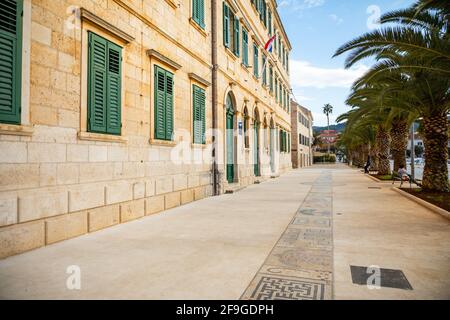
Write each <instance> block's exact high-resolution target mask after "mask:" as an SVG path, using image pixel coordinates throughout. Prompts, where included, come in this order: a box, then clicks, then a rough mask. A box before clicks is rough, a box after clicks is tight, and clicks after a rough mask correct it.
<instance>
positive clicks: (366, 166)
mask: <svg viewBox="0 0 450 320" xmlns="http://www.w3.org/2000/svg"><path fill="white" fill-rule="evenodd" d="M371 164H372V163H371V161H370V156H368V157H367V162H366V165H365V166H364V173H366V174H368V173H369V168H370V165H371Z"/></svg>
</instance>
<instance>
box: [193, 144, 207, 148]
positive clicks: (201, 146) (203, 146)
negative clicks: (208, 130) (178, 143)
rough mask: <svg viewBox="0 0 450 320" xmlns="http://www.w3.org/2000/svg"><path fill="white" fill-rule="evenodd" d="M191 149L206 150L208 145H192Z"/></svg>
mask: <svg viewBox="0 0 450 320" xmlns="http://www.w3.org/2000/svg"><path fill="white" fill-rule="evenodd" d="M191 147H192V148H194V149H206V148H207V147H208V145H207V144H206V143H191Z"/></svg>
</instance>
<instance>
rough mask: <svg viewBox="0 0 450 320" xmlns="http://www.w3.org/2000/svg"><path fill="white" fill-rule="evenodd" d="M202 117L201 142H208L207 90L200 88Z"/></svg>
mask: <svg viewBox="0 0 450 320" xmlns="http://www.w3.org/2000/svg"><path fill="white" fill-rule="evenodd" d="M200 90H201V91H200V118H201V123H202V132H201V135H202V136H201V142H202V144H206V92H205V90H203V89H200Z"/></svg>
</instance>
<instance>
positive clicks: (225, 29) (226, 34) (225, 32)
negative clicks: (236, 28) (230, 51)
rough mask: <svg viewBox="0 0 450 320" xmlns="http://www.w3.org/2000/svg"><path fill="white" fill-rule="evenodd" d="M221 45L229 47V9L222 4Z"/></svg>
mask: <svg viewBox="0 0 450 320" xmlns="http://www.w3.org/2000/svg"><path fill="white" fill-rule="evenodd" d="M223 45H224V46H225V47H226V48H229V47H230V7H228V5H227V4H226V3H225V2H224V3H223Z"/></svg>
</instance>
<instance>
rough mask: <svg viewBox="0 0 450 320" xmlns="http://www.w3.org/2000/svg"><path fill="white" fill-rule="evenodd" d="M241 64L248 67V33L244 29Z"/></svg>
mask: <svg viewBox="0 0 450 320" xmlns="http://www.w3.org/2000/svg"><path fill="white" fill-rule="evenodd" d="M242 62H243V64H244V65H245V66H246V67H247V66H248V33H247V30H245V29H244V28H242Z"/></svg>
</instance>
